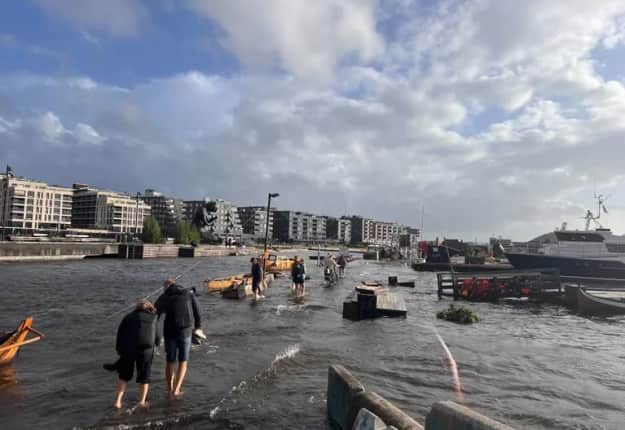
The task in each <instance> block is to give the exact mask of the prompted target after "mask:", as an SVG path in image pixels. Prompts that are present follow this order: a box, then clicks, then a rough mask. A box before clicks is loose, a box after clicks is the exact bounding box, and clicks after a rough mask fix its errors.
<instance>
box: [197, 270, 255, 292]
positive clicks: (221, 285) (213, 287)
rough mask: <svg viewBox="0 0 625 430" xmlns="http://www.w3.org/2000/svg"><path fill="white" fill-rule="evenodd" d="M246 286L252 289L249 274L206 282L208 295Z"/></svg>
mask: <svg viewBox="0 0 625 430" xmlns="http://www.w3.org/2000/svg"><path fill="white" fill-rule="evenodd" d="M241 285H242V286H244V287H245V286H247V285H249V286H250V288H251V287H252V275H250V274H239V275H231V276H227V277H225V278H216V279H209V280H207V281H206V287H207V288H208V292H209V293H218V292H221V291H224V290H227V289H229V288H232V287H238V286H241Z"/></svg>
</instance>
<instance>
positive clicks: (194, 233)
mask: <svg viewBox="0 0 625 430" xmlns="http://www.w3.org/2000/svg"><path fill="white" fill-rule="evenodd" d="M201 238H202V235H201V234H200V231H199V230H198V229H197V227H195V226H194V225H193V226H191V229H190V230H189V243H196V244H197V243H200V239H201Z"/></svg>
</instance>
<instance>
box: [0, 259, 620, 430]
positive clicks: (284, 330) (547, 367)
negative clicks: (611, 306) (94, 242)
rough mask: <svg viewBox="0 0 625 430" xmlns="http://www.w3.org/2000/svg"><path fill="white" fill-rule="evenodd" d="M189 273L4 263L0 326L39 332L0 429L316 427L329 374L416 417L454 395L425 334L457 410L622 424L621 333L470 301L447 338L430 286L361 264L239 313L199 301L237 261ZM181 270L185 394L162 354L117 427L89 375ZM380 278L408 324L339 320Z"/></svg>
mask: <svg viewBox="0 0 625 430" xmlns="http://www.w3.org/2000/svg"><path fill="white" fill-rule="evenodd" d="M200 261H201V262H200V263H199V264H197V265H196V266H194V267H192V265H194V264H196V263H197V262H198V260H156V261H149V260H145V261H120V260H99V261H98V260H90V261H78V262H55V263H46V264H41V263H39V264H34V263H28V264H12V265H2V266H1V270H2V274H3V300H2V305H3V306H2V308H3V314H2V318H3V320H2V321H0V325H1V326H7V327H11V326H14V325H15V324H16V323H17V322H18V321H20V320H22V319H23V318H24V317H25V316H26V315H28V314H32V315H34V316H35V324H36V325H37V327H38V328H40V329H41V330H42V331H44V332H45V333H46V338H45V339H44V340H43V341H41V342H38V343H37V344H34V345H29V346H28V347H27V348H23V350H22V351H21V353H20V357H18V358H17V360H16V361H15V363H14V365H13V367H12V368H11V367H9V368H8V370H5V369H0V371H2V372H6V373H0V378H2V379H0V380H1V381H5V380H6V381H9V382H8V383H3V385H1V386H0V396H1V398H0V412H1V414H2V418H3V424H5V426H4V427H3V428H148V427H152V428H153V427H159V426H160V427H164V428H168V427H174V426H175V427H176V428H205V429H220V428H234V429H261V428H324V426H325V407H326V405H325V399H326V381H327V373H326V372H327V366H328V365H329V364H331V363H341V364H343V365H345V366H346V367H347V368H348V369H350V370H352V371H353V372H354V374H356V375H357V376H358V377H359V378H360V379H361V380H362V381H363V383H364V384H365V385H366V386H367V387H369V388H370V389H372V390H375V391H377V392H379V393H380V394H382V395H384V396H386V397H388V398H389V399H390V400H391V401H394V402H396V403H397V404H398V406H400V407H402V408H404V409H405V410H406V411H407V412H408V413H410V414H411V415H413V416H415V417H416V418H417V419H420V420H423V417H424V416H425V414H426V413H427V411H428V410H429V407H430V406H431V404H432V403H433V402H435V401H437V400H455V398H456V394H455V392H454V382H453V379H452V378H451V377H450V373H449V369H448V367H447V366H446V361H445V360H446V358H445V357H446V353H445V351H444V349H443V347H442V346H441V344H440V343H439V341H438V340H437V339H436V337H435V336H434V331H433V330H432V327H435V328H436V331H437V332H438V333H439V334H440V335H441V337H442V338H443V339H444V342H445V344H446V345H447V346H448V348H449V350H450V352H451V354H453V358H454V359H455V362H456V363H457V367H458V372H459V377H460V379H461V381H462V388H463V393H464V398H465V402H466V404H467V405H468V406H470V407H474V408H476V409H478V410H479V411H481V412H483V413H486V414H487V415H490V416H492V417H494V418H497V419H500V420H502V421H505V422H507V423H509V424H510V425H512V426H514V427H516V428H519V429H521V428H523V429H548V428H564V429H566V428H569V429H574V428H578V429H579V428H587V429H590V428H604V429H618V428H619V426H620V423H621V422H623V413H622V407H623V405H624V404H625V394H624V393H625V382H624V381H625V377H624V376H623V375H625V360H623V357H625V347H624V346H623V344H622V341H621V339H622V333H623V325H624V324H625V321H623V320H611V321H608V320H592V319H585V318H580V317H578V316H577V315H573V314H570V313H569V312H568V311H566V310H565V309H562V308H559V307H557V306H535V305H531V306H530V305H527V304H520V305H514V306H512V305H493V304H487V303H479V304H470V305H469V306H470V307H471V308H472V309H473V310H474V311H475V312H476V313H477V314H478V315H479V316H480V318H481V321H480V322H479V323H478V324H475V325H473V326H457V325H454V324H451V323H447V322H444V321H439V320H436V317H435V314H436V311H438V310H440V309H442V308H445V307H447V305H448V303H449V301H445V300H443V301H438V300H437V298H436V292H435V290H436V288H435V277H434V276H433V275H432V274H428V273H415V272H412V271H411V270H410V269H409V268H406V267H401V266H392V265H383V264H375V263H373V264H372V263H368V262H364V261H358V262H355V263H352V264H351V265H350V266H348V272H347V278H346V279H344V280H342V281H341V282H340V283H339V284H338V285H336V286H335V287H332V288H323V287H322V286H323V284H324V283H323V274H322V272H321V270H320V269H319V268H316V267H315V266H314V265H313V264H311V263H309V264H308V265H307V266H308V271H309V272H310V273H311V275H312V279H311V280H310V281H309V282H308V284H307V289H306V291H307V296H306V298H305V300H304V302H303V303H295V302H293V300H292V297H291V295H290V288H289V284H290V282H289V280H288V279H287V278H279V279H277V280H276V281H275V282H274V284H273V285H272V286H271V288H270V289H269V291H268V293H267V298H266V299H264V300H261V301H259V302H258V303H255V304H253V305H250V302H249V301H230V300H224V299H221V298H220V297H219V296H211V295H208V294H207V293H206V292H205V290H204V288H205V287H204V284H203V281H204V280H205V279H207V278H214V277H220V276H224V275H227V274H229V273H240V272H241V271H244V270H247V268H248V265H249V259H248V258H246V257H228V258H208V259H203V260H200ZM189 268H191V270H189V271H188V272H187V273H185V275H184V276H183V277H182V279H181V281H182V283H183V285H185V286H187V287H190V286H195V287H197V288H198V300H199V303H200V307H201V310H202V315H203V319H204V331H205V332H206V334H207V335H208V340H207V342H204V344H203V345H199V346H194V347H193V348H192V352H191V359H190V367H189V373H188V377H187V381H186V382H185V397H184V398H183V399H182V400H180V401H171V400H169V397H168V395H167V393H166V390H165V385H164V383H163V381H164V367H165V363H164V353H163V351H162V350H161V351H159V353H158V355H157V356H156V357H155V360H154V368H153V384H152V387H151V391H150V402H151V407H150V409H149V411H147V412H146V411H140V410H134V409H133V406H134V402H136V400H137V396H138V389H137V386H136V384H134V383H131V384H129V392H128V394H127V404H126V405H125V406H126V409H124V411H123V412H122V413H121V414H118V413H116V412H115V411H113V408H112V407H111V405H112V402H113V397H114V391H115V375H114V374H111V373H109V372H106V371H104V370H102V369H101V365H102V363H103V362H106V361H109V360H111V359H113V358H114V357H115V351H114V341H115V331H116V329H117V325H118V324H119V321H120V320H121V318H122V317H123V314H124V313H123V312H120V310H123V308H124V307H126V306H128V305H129V304H131V303H133V301H134V300H135V299H137V298H139V297H142V296H145V295H146V294H148V293H150V292H152V291H154V290H155V289H156V288H158V286H159V285H160V284H161V283H162V280H163V279H165V278H166V277H172V276H175V275H177V274H179V273H181V272H183V271H185V270H186V269H189ZM389 275H398V276H399V277H400V278H402V279H410V278H415V277H416V279H417V287H416V288H414V289H412V288H402V287H397V289H396V291H398V292H399V293H400V294H402V295H403V297H404V300H405V302H406V305H407V308H408V316H407V317H406V318H403V319H379V320H375V321H360V322H352V321H347V320H343V319H342V317H341V307H342V301H343V299H344V298H345V296H346V295H347V294H348V293H350V292H351V290H352V287H353V285H354V284H355V283H357V282H359V281H360V280H361V279H368V280H379V281H385V280H386V279H387V277H388V276H389ZM16 373H17V378H16V377H15V375H16ZM11 381H13V382H11ZM16 381H17V382H16ZM5 400H6V401H5ZM546 405H547V406H546Z"/></svg>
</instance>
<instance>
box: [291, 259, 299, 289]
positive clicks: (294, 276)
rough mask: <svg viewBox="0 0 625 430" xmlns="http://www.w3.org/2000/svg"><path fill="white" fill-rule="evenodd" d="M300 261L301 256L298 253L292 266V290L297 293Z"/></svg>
mask: <svg viewBox="0 0 625 430" xmlns="http://www.w3.org/2000/svg"><path fill="white" fill-rule="evenodd" d="M298 263H299V257H298V256H297V255H296V256H295V257H293V265H292V266H291V281H292V282H291V291H292V292H294V293H297V270H298V268H297V265H298Z"/></svg>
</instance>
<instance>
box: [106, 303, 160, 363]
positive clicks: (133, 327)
mask: <svg viewBox="0 0 625 430" xmlns="http://www.w3.org/2000/svg"><path fill="white" fill-rule="evenodd" d="M156 321H157V316H156V315H155V314H152V313H150V312H147V311H145V310H139V309H137V310H134V311H132V312H131V313H129V314H128V315H126V316H125V317H124V319H123V320H122V322H121V323H120V324H119V328H118V329H117V341H116V343H115V349H116V350H117V353H118V354H119V355H122V356H128V355H131V356H132V355H134V354H136V352H137V351H138V350H143V349H148V348H153V347H154V345H155V344H157V343H159V342H158V337H159V336H158V333H157V328H156Z"/></svg>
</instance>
